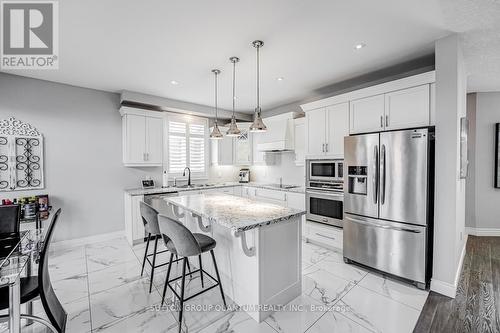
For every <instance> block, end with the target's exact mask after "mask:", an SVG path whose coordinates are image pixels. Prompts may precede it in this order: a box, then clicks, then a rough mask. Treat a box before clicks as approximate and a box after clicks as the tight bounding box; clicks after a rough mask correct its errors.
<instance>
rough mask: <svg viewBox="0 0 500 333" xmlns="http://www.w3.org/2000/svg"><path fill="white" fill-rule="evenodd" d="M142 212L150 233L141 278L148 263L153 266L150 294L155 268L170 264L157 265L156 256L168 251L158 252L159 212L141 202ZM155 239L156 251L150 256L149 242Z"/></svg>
mask: <svg viewBox="0 0 500 333" xmlns="http://www.w3.org/2000/svg"><path fill="white" fill-rule="evenodd" d="M140 211H141V217H142V222H143V223H144V229H145V230H146V232H147V233H148V240H147V243H146V250H145V251H144V259H143V260H142V269H141V276H142V275H143V274H144V266H145V265H146V261H147V262H148V264H149V265H150V266H151V280H150V281H149V292H150V293H151V290H152V288H153V278H154V273H155V268H158V267H162V266H165V265H168V264H169V263H168V262H166V263H163V264H160V265H156V255H157V254H160V253H164V252H167V251H168V250H164V251H160V252H158V238H160V237H161V233H160V228H159V227H158V211H157V210H156V209H154V208H153V207H151V206H150V205H148V204H147V203H145V202H143V201H141V202H140ZM153 237H154V239H155V244H154V250H153V253H150V254H148V249H149V242H150V241H151V238H153ZM149 257H153V262H151V261H150V260H149ZM179 260H180V259H178V258H176V260H174V261H173V262H178V261H179ZM187 265H188V268H189V271H191V267H189V262H188V263H187Z"/></svg>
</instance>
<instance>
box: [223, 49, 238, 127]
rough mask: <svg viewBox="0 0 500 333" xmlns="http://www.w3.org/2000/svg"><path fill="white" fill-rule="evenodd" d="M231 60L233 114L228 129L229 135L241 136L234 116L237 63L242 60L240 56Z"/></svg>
mask: <svg viewBox="0 0 500 333" xmlns="http://www.w3.org/2000/svg"><path fill="white" fill-rule="evenodd" d="M229 61H231V62H232V63H233V116H232V117H231V124H230V125H229V129H228V130H227V133H226V135H227V136H240V134H241V131H240V129H239V128H238V125H237V124H236V117H235V116H234V104H235V102H236V95H235V86H236V63H237V62H238V61H240V58H238V57H231V58H229Z"/></svg>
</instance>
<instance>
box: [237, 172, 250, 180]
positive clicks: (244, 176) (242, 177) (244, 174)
mask: <svg viewBox="0 0 500 333" xmlns="http://www.w3.org/2000/svg"><path fill="white" fill-rule="evenodd" d="M239 182H240V183H249V182H250V169H241V170H240V175H239Z"/></svg>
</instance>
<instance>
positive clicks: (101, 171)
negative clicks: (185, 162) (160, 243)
mask: <svg viewBox="0 0 500 333" xmlns="http://www.w3.org/2000/svg"><path fill="white" fill-rule="evenodd" d="M118 107H119V96H118V94H112V93H107V92H102V91H97V90H91V89H84V88H78V87H73V86H68V85H63V84H57V83H51V82H48V81H41V80H35V79H29V78H23V77H20V76H14V75H8V74H4V73H0V119H4V118H7V117H10V116H14V117H16V118H18V119H20V120H22V121H24V122H28V123H30V124H31V125H33V126H35V127H36V128H38V130H39V131H40V132H42V133H43V135H44V140H45V181H46V182H45V185H46V188H45V189H44V190H41V191H26V192H3V193H2V192H0V197H13V196H15V197H17V196H26V195H34V194H39V193H48V194H49V195H50V199H51V204H52V205H53V206H54V207H61V208H62V209H63V213H62V215H61V219H62V220H61V222H60V224H59V228H58V230H57V231H56V237H57V239H59V240H61V239H72V238H78V237H84V236H90V235H95V234H100V233H106V232H113V231H118V230H121V229H123V228H124V222H123V218H124V217H123V216H124V212H123V189H125V188H129V187H138V186H139V184H140V183H139V181H140V179H141V178H143V177H145V176H147V175H153V176H154V178H156V179H157V180H158V181H160V180H161V170H160V168H144V169H137V168H125V167H123V165H122V139H121V117H120V114H119V113H118Z"/></svg>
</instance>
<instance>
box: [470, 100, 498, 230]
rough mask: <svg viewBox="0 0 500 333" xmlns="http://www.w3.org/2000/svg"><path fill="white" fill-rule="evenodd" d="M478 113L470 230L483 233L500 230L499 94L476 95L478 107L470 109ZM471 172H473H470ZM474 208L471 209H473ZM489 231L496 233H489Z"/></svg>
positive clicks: (476, 116) (472, 106)
mask: <svg viewBox="0 0 500 333" xmlns="http://www.w3.org/2000/svg"><path fill="white" fill-rule="evenodd" d="M474 110H475V118H476V119H475V120H476V123H475V125H476V126H475V135H476V138H475V139H476V140H475V145H473V150H472V156H471V159H473V160H474V161H473V162H474V163H475V170H474V175H473V176H474V178H473V179H472V178H471V184H472V186H474V193H475V196H474V197H468V198H467V199H468V200H467V207H468V208H469V209H470V211H468V216H469V215H471V221H470V223H468V226H469V227H473V228H478V229H481V230H482V231H483V232H496V233H498V232H499V230H500V220H499V217H500V205H499V203H500V189H496V188H494V176H495V172H494V169H495V168H494V166H495V160H494V155H495V135H494V133H495V123H500V92H490V93H477V94H476V98H475V105H470V110H469V111H470V112H469V113H471V112H472V111H474ZM471 171H472V170H471ZM471 206H473V207H472V208H470V207H471ZM487 229H496V230H491V231H488V230H487Z"/></svg>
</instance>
